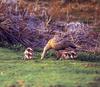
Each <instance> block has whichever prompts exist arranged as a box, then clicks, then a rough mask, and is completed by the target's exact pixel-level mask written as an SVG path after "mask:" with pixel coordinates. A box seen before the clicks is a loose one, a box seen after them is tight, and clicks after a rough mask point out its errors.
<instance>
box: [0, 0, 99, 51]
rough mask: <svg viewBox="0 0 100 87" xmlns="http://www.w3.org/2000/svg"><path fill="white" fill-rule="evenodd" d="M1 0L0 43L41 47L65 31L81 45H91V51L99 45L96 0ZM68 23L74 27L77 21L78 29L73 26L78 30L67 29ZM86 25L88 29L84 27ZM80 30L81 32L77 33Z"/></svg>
mask: <svg viewBox="0 0 100 87" xmlns="http://www.w3.org/2000/svg"><path fill="white" fill-rule="evenodd" d="M2 1H3V0H1V4H0V41H1V43H0V44H1V45H4V43H5V41H6V43H10V44H22V45H24V46H25V47H28V46H31V47H37V46H38V47H41V46H44V45H45V44H46V42H47V41H48V40H49V39H50V38H51V37H53V36H54V35H55V34H61V36H62V35H63V34H67V35H68V38H72V39H73V40H74V42H79V43H78V44H80V45H83V47H84V46H85V45H87V46H88V45H91V46H90V47H94V48H88V49H89V50H92V49H93V51H94V50H95V49H97V48H98V47H99V44H100V43H99V42H100V32H99V31H100V26H99V25H100V16H99V15H100V2H99V1H97V0H87V1H84V0H67V2H66V0H65V2H64V0H49V1H48V0H18V2H16V1H14V0H12V1H11V2H10V3H7V2H6V3H5V2H2ZM70 22H71V23H72V22H73V23H74V24H73V25H74V26H76V25H77V23H80V24H79V26H81V25H82V28H81V32H79V31H78V29H77V28H79V27H77V26H76V29H77V31H78V32H79V33H77V32H75V33H74V34H73V33H72V32H68V31H69V30H68V29H67V28H68V26H67V25H68V23H69V24H70ZM87 25H88V26H89V27H88V28H86V27H84V26H87ZM66 26H67V27H66ZM71 26H72V25H71ZM79 30H80V29H79ZM84 32H85V33H84ZM81 33H84V35H81V36H80V34H81ZM72 36H73V37H72ZM76 36H77V37H81V39H80V38H77V37H76ZM87 37H89V38H87ZM83 38H84V39H83ZM69 40H70V39H69ZM84 43H85V44H84ZM6 45H7V44H6ZM85 48H87V47H86V46H85ZM99 50H100V49H98V51H99Z"/></svg>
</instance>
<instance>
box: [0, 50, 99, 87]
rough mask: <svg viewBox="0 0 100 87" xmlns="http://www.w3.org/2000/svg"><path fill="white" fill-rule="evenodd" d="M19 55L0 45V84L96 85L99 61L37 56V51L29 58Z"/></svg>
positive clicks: (10, 86)
mask: <svg viewBox="0 0 100 87" xmlns="http://www.w3.org/2000/svg"><path fill="white" fill-rule="evenodd" d="M22 57H23V53H22V52H21V53H20V52H15V51H13V50H9V49H5V48H0V87H100V83H99V82H100V66H99V64H100V63H99V62H88V61H80V60H75V61H73V60H62V61H61V60H55V59H54V58H47V59H46V58H45V59H44V60H40V53H39V52H36V54H35V57H34V59H33V60H28V61H25V60H22ZM89 64H90V65H89Z"/></svg>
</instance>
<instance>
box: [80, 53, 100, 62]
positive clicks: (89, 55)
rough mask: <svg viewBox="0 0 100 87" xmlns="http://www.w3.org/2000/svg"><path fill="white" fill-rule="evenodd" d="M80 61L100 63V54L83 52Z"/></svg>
mask: <svg viewBox="0 0 100 87" xmlns="http://www.w3.org/2000/svg"><path fill="white" fill-rule="evenodd" d="M78 60H81V61H90V62H96V61H97V62H99V61H100V54H99V55H95V54H93V53H86V52H82V53H79V55H78Z"/></svg>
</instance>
